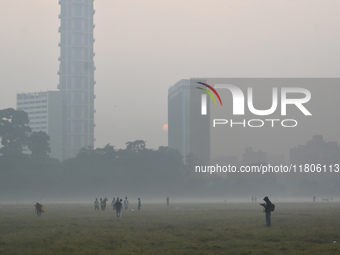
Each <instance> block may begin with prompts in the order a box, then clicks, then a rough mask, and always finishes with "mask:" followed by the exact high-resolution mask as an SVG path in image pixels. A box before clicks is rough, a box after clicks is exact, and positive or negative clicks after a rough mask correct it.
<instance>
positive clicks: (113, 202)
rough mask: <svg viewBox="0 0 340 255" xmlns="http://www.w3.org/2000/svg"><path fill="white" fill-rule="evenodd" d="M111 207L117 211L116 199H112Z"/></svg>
mask: <svg viewBox="0 0 340 255" xmlns="http://www.w3.org/2000/svg"><path fill="white" fill-rule="evenodd" d="M111 206H112V209H113V210H116V198H115V197H114V198H113V199H112V202H111Z"/></svg>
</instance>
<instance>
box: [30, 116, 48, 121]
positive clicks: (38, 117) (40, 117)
mask: <svg viewBox="0 0 340 255" xmlns="http://www.w3.org/2000/svg"><path fill="white" fill-rule="evenodd" d="M29 119H30V120H33V119H47V116H37V117H30V118H29Z"/></svg>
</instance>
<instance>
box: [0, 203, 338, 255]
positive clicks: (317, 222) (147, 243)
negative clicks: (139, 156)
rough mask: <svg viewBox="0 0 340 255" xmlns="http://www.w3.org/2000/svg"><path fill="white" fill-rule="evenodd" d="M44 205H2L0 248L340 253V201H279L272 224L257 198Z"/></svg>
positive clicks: (88, 251)
mask: <svg viewBox="0 0 340 255" xmlns="http://www.w3.org/2000/svg"><path fill="white" fill-rule="evenodd" d="M45 206H46V209H47V212H46V213H44V214H43V215H42V216H40V217H38V216H36V215H35V214H34V207H33V204H32V205H18V204H16V205H1V207H0V254H2V255H10V254H20V255H21V254H91V255H93V254H261V255H264V254H308V255H310V254H340V214H339V211H340V204H338V203H305V204H299V203H276V209H275V212H273V213H272V228H269V229H268V228H266V227H265V217H264V213H263V212H262V208H261V207H260V206H259V205H258V204H255V203H253V204H252V203H248V204H246V203H244V204H237V203H234V204H228V203H227V204H173V205H172V206H170V207H166V206H165V205H164V204H143V206H142V210H141V211H137V210H136V209H135V208H136V206H135V205H132V206H130V207H131V208H134V211H131V210H130V211H123V215H122V218H116V217H115V214H114V212H113V210H112V208H111V207H110V206H108V208H107V209H106V211H104V212H102V211H100V212H98V211H97V212H95V211H94V210H93V206H92V204H76V205H74V204H46V205H45ZM334 241H336V242H334Z"/></svg>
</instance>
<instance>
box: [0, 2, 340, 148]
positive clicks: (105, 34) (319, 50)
mask: <svg viewBox="0 0 340 255" xmlns="http://www.w3.org/2000/svg"><path fill="white" fill-rule="evenodd" d="M1 3H2V8H1V10H0V22H1V24H2V26H1V27H0V34H1V50H0V66H1V75H0V84H1V88H2V93H1V97H0V99H1V100H0V109H3V108H7V107H15V105H16V93H17V92H36V91H44V90H56V89H57V85H58V76H57V72H58V68H59V62H58V57H59V48H58V43H59V33H58V27H59V22H60V20H59V19H58V14H59V12H60V10H59V9H60V5H58V1H57V0H10V1H8V0H1ZM95 10H96V14H95V20H94V22H95V24H96V27H95V38H96V41H95V45H94V50H95V53H96V55H95V66H96V67H97V69H96V71H95V80H96V81H97V84H96V87H95V94H96V96H97V97H96V101H95V109H96V114H95V122H96V127H95V137H96V139H97V140H96V143H95V145H96V147H102V146H104V145H105V144H107V143H111V144H112V145H115V146H116V147H118V148H120V147H123V148H124V147H125V142H126V141H132V140H135V139H143V140H146V141H147V146H148V147H151V148H157V147H158V146H160V145H167V133H165V132H164V131H163V130H162V125H163V124H164V123H167V92H168V88H169V86H171V85H173V84H174V83H176V82H177V81H178V80H180V79H183V78H191V77H339V72H340V71H339V70H340V29H339V24H340V16H339V10H340V2H339V1H338V0H327V1H320V0H282V1H280V0H275V1H273V0H161V1H160V0H125V1H122V0H95ZM115 106H117V107H115Z"/></svg>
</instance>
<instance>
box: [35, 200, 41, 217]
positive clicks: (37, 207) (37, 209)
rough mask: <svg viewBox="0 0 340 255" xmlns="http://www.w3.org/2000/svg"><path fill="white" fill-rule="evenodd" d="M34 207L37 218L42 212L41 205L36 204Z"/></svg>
mask: <svg viewBox="0 0 340 255" xmlns="http://www.w3.org/2000/svg"><path fill="white" fill-rule="evenodd" d="M34 207H35V213H36V214H37V215H38V216H40V215H41V212H42V210H41V208H42V204H39V203H38V202H37V203H36V204H35V205H34Z"/></svg>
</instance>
